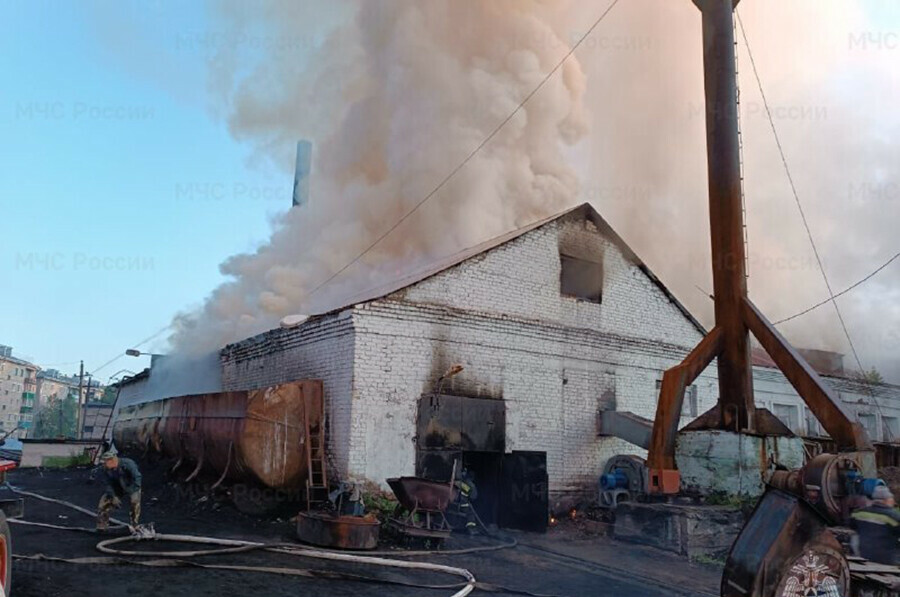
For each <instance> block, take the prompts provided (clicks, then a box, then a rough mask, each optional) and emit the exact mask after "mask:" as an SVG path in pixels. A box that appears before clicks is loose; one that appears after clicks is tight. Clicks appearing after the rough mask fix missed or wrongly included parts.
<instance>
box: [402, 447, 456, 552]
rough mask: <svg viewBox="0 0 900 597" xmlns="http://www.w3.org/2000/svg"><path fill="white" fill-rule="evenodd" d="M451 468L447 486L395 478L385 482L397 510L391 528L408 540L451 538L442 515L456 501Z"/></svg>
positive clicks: (438, 482)
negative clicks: (395, 497)
mask: <svg viewBox="0 0 900 597" xmlns="http://www.w3.org/2000/svg"><path fill="white" fill-rule="evenodd" d="M455 477H456V466H455V464H454V467H453V473H452V474H451V476H450V482H449V483H445V482H440V481H432V480H430V479H423V478H421V477H395V478H393V479H388V480H387V484H388V485H389V486H390V488H391V490H392V491H393V492H394V495H395V496H397V501H398V502H399V504H397V508H396V509H395V510H394V515H393V516H392V517H391V519H390V524H391V526H392V527H393V528H394V529H396V530H397V532H399V533H400V534H401V535H403V536H405V537H407V538H422V539H426V540H436V541H438V542H440V541H443V540H444V539H446V538H447V537H449V536H450V532H451V530H452V529H451V528H450V524H449V523H448V522H447V517H446V516H445V512H446V511H447V507H448V506H449V505H450V504H452V503H453V502H454V501H455V500H456V497H457V489H456V487H455V483H454V481H455Z"/></svg>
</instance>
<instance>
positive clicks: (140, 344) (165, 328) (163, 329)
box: [91, 323, 172, 376]
mask: <svg viewBox="0 0 900 597" xmlns="http://www.w3.org/2000/svg"><path fill="white" fill-rule="evenodd" d="M170 327H172V324H171V323H169V324H167V325H166V326H165V327H163V328H160V329H159V330H158V331H157V332H156V333H155V334H153V335H152V336H148V337H147V338H144V339H143V340H141V341H140V342H138V343H137V344H135V345H133V346H131V348H138V347H140V346H143V345H144V344H146V343H147V342H149V341H150V340H153V339H154V338H156V337H157V336H159V335H160V334H162V333H163V332H165V331H166V330H167V329H169V328H170ZM124 356H125V353H124V352H123V353H120V354H117V355H116V356H114V357H113V358H111V359H109V360H108V361H106V362H105V363H103V364H102V365H100V366H99V367H97V368H96V369H94V370H93V371H91V374H92V375H94V376H96V375H97V372H98V371H100V370H101V369H103V368H104V367H108V366H109V365H112V364H113V363H115V362H116V361H118V360H119V359H121V358H122V357H124Z"/></svg>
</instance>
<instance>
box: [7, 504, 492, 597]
mask: <svg viewBox="0 0 900 597" xmlns="http://www.w3.org/2000/svg"><path fill="white" fill-rule="evenodd" d="M13 491H15V492H16V493H18V494H19V495H24V496H27V497H33V498H35V499H39V500H44V501H47V502H52V503H55V504H59V505H62V506H66V507H68V508H72V509H73V510H76V511H78V512H82V513H84V514H88V515H90V516H96V515H97V513H96V512H92V511H90V510H88V509H87V508H82V507H81V506H78V505H77V504H73V503H71V502H67V501H65V500H58V499H54V498H48V497H46V496H42V495H40V494H37V493H33V492H30V491H23V490H20V489H15V488H13ZM110 521H111V522H113V523H114V524H116V525H118V526H128V525H127V524H126V523H124V522H122V521H119V520H114V519H110ZM21 522H22V523H26V524H28V523H30V521H21ZM33 524H34V526H46V527H49V528H60V529H65V530H78V531H84V530H85V529H84V528H83V527H76V528H71V527H62V526H60V525H47V524H46V523H33ZM133 541H175V542H178V543H199V544H204V545H220V546H222V547H221V548H219V549H211V550H210V549H207V550H195V551H164V552H147V551H131V550H122V549H117V548H114V547H110V546H111V545H118V544H120V543H126V542H133ZM290 547H291V549H288V548H286V547H284V546H280V545H269V544H265V543H258V542H254V541H243V540H238V539H218V538H215V537H198V536H194V535H167V534H157V533H155V532H151V533H150V534H148V535H146V536H140V535H128V536H125V537H114V538H111V539H105V540H103V541H101V542H100V543H98V544H97V549H98V550H99V551H101V552H103V553H107V554H111V555H116V556H122V555H131V556H143V557H152V556H155V557H167V558H188V557H195V556H201V555H217V554H225V553H238V552H245V551H252V550H257V549H263V550H266V551H271V552H274V553H282V554H287V555H295V556H300V557H309V558H317V559H322V560H331V561H339V562H349V563H354V564H370V565H373V566H380V567H391V568H402V569H407V570H425V571H431V572H441V573H444V574H451V575H454V576H460V577H462V578H463V579H464V580H465V583H464V585H463V586H462V587H461V588H460V589H459V590H458V591H457V592H456V593H454V594H453V595H452V597H465V596H466V595H468V594H469V593H471V592H472V591H473V590H474V589H475V585H476V581H475V576H474V575H473V574H472V573H471V572H469V571H468V570H466V569H465V568H457V567H455V566H445V565H442V564H431V563H428V562H406V561H402V560H391V559H387V558H381V557H374V556H360V555H351V554H343V553H335V552H325V551H319V550H315V549H294V548H293V547H294V546H293V545H292V546H290ZM246 568H249V567H246ZM456 586H458V585H455V586H454V588H455V587H456Z"/></svg>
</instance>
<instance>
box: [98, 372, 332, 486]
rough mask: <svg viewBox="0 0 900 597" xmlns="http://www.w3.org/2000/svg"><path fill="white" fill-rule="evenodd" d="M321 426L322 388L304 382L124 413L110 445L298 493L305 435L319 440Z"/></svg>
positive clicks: (171, 400)
mask: <svg viewBox="0 0 900 597" xmlns="http://www.w3.org/2000/svg"><path fill="white" fill-rule="evenodd" d="M323 427H324V399H323V393H322V382H321V381H318V380H310V381H293V382H289V383H285V384H280V385H276V386H271V387H267V388H261V389H258V390H245V391H236V392H216V393H211V394H197V395H192V396H178V397H173V398H165V399H162V400H154V401H151V402H145V403H142V404H135V405H131V406H126V407H123V408H122V409H121V410H120V411H119V416H118V418H117V420H116V422H115V425H114V427H113V439H114V440H115V442H116V446H118V448H119V449H120V450H124V451H127V452H130V453H132V454H143V453H146V452H156V453H158V454H161V455H163V456H165V457H168V458H172V459H175V460H178V461H180V462H181V464H180V465H179V466H184V467H185V468H186V469H187V470H189V471H194V470H195V471H199V470H201V469H202V470H204V471H209V472H212V473H214V474H215V475H216V476H217V477H219V478H220V479H228V480H230V481H232V482H255V483H259V484H262V485H264V486H266V487H271V488H273V489H300V488H302V487H303V486H304V483H305V481H306V478H307V469H308V465H307V453H306V447H307V445H308V442H307V430H309V433H310V434H317V435H318V436H319V437H323V436H324V433H323ZM185 465H188V466H190V468H187V466H185Z"/></svg>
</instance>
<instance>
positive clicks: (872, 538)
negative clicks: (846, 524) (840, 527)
mask: <svg viewBox="0 0 900 597" xmlns="http://www.w3.org/2000/svg"><path fill="white" fill-rule="evenodd" d="M851 518H852V520H853V528H854V529H856V532H857V534H858V535H859V552H860V555H861V556H862V557H864V558H866V559H867V560H871V561H873V562H878V563H879V564H891V565H893V564H896V563H897V540H898V538H900V512H897V509H896V508H895V502H894V496H893V494H891V491H890V489H888V488H887V487H886V486H884V485H880V486H878V487H876V488H875V491H873V492H872V505H870V506H868V507H866V508H860V509H859V510H856V511H855V512H854V513H853V514H852V515H851Z"/></svg>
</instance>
